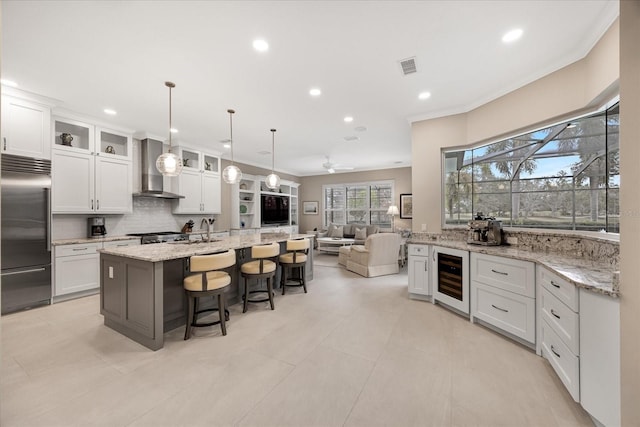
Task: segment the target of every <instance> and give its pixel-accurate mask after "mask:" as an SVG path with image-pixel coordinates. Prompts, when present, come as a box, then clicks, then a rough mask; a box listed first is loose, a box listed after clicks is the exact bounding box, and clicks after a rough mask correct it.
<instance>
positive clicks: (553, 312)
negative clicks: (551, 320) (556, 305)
mask: <svg viewBox="0 0 640 427" xmlns="http://www.w3.org/2000/svg"><path fill="white" fill-rule="evenodd" d="M551 314H553V317H555V318H556V319H559V318H560V316H558V315H557V314H556V312H555V311H553V308H552V309H551Z"/></svg>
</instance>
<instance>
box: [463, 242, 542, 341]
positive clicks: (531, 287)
mask: <svg viewBox="0 0 640 427" xmlns="http://www.w3.org/2000/svg"><path fill="white" fill-rule="evenodd" d="M470 274H471V319H472V321H473V320H475V319H480V320H482V321H483V322H486V323H488V324H489V325H491V326H492V327H495V328H498V329H499V330H501V331H504V332H507V333H508V334H510V335H511V336H512V338H516V339H521V340H524V341H525V342H526V343H530V344H535V342H536V300H535V289H536V288H535V283H536V282H535V280H536V276H535V264H534V263H532V262H528V261H521V260H516V259H511V258H504V257H497V256H492V255H485V254H479V253H475V252H474V253H472V254H471V267H470Z"/></svg>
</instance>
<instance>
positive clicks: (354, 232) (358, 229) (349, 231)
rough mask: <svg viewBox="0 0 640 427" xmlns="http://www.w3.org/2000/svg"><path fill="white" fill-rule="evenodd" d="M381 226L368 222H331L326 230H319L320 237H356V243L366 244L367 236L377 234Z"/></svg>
mask: <svg viewBox="0 0 640 427" xmlns="http://www.w3.org/2000/svg"><path fill="white" fill-rule="evenodd" d="M379 231H380V227H379V226H377V225H366V224H334V223H331V224H329V228H328V229H327V230H325V231H320V232H318V237H339V238H343V239H354V240H355V241H354V244H355V245H364V242H365V240H366V239H367V237H369V236H371V235H372V234H377V233H378V232H379Z"/></svg>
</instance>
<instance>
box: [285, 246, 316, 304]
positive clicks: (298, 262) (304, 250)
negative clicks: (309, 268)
mask: <svg viewBox="0 0 640 427" xmlns="http://www.w3.org/2000/svg"><path fill="white" fill-rule="evenodd" d="M309 246H310V245H309V240H308V239H296V240H287V253H286V254H282V255H280V258H279V260H280V266H281V267H282V274H281V276H280V286H281V287H282V295H284V293H285V289H286V288H287V286H302V288H303V289H304V293H305V294H306V293H307V284H306V281H305V280H304V272H305V269H304V266H305V264H306V263H307V254H308V253H309ZM295 268H297V269H298V275H299V278H298V280H299V283H295V284H289V283H287V271H288V270H291V272H292V273H293V269H295Z"/></svg>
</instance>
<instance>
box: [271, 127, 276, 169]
mask: <svg viewBox="0 0 640 427" xmlns="http://www.w3.org/2000/svg"><path fill="white" fill-rule="evenodd" d="M275 139H276V130H275V129H271V173H273V168H274V167H275V163H276V160H275V159H276V143H275Z"/></svg>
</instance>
